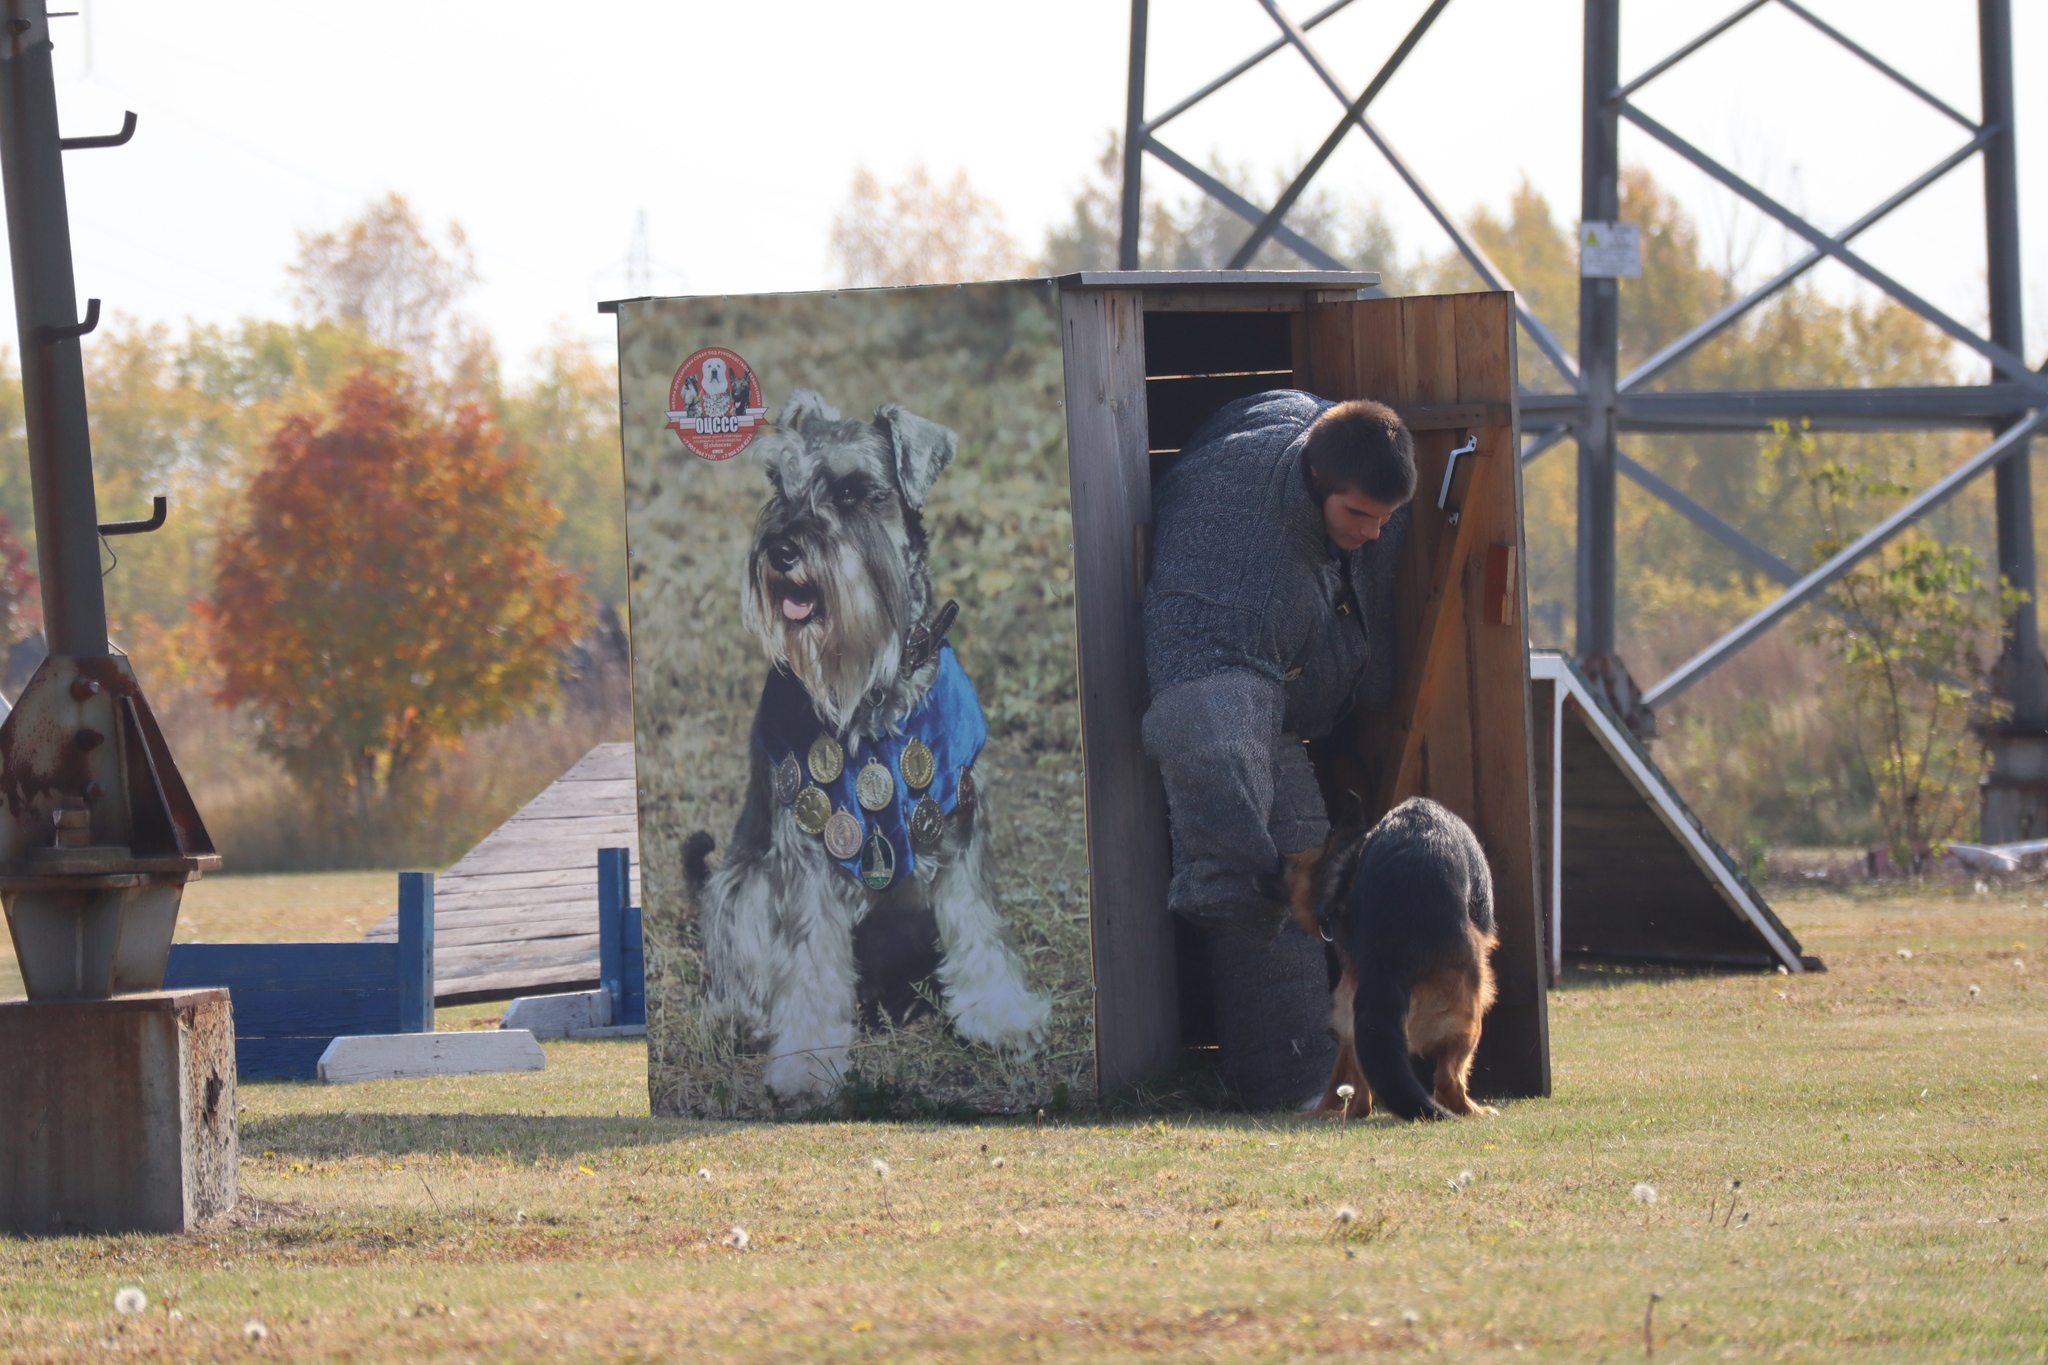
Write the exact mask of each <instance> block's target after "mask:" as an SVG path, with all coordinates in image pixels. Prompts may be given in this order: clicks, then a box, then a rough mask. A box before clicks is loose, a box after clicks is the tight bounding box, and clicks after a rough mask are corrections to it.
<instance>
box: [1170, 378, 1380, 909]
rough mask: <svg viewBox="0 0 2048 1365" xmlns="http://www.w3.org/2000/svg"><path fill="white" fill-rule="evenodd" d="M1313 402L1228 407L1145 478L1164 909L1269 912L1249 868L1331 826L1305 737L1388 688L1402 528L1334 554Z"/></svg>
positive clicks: (1284, 399) (1269, 400) (1322, 404)
mask: <svg viewBox="0 0 2048 1365" xmlns="http://www.w3.org/2000/svg"><path fill="white" fill-rule="evenodd" d="M1333 406H1335V405H1334V404H1333V403H1331V402H1330V401H1329V400H1327V399H1323V398H1317V397H1315V396H1314V395H1312V394H1306V393H1299V392H1294V391H1291V390H1284V391H1274V392H1270V393H1261V394H1254V395H1253V396H1251V397H1249V398H1241V399H1239V400H1237V401H1236V402H1234V403H1231V404H1229V405H1227V406H1225V407H1224V408H1223V409H1222V410H1220V411H1219V412H1217V414H1216V415H1215V416H1214V417H1211V418H1210V419H1209V420H1208V421H1207V422H1206V423H1204V424H1203V425H1202V428H1201V429H1200V430H1199V431H1198V432H1196V433H1195V435H1194V437H1193V438H1192V439H1191V440H1190V441H1189V442H1188V444H1187V446H1186V447H1185V448H1184V449H1183V451H1182V453H1181V455H1180V457H1179V459H1178V460H1177V461H1176V462H1175V463H1174V464H1173V466H1172V467H1171V468H1170V469H1169V470H1168V471H1167V472H1166V474H1165V475H1164V476H1163V477H1162V478H1161V479H1160V481H1159V483H1158V485H1157V486H1156V487H1155V488H1154V490H1153V508H1154V522H1155V534H1154V551H1153V563H1152V577H1151V582H1150V584H1149V586H1148V587H1147V589H1146V593H1145V663H1146V669H1147V672H1148V673H1149V675H1150V681H1151V688H1152V704H1151V707H1150V709H1149V710H1148V711H1147V712H1146V715H1145V723H1144V737H1145V750H1146V752H1147V753H1148V754H1150V755H1151V756H1152V757H1153V759H1154V760H1156V761H1157V762H1158V763H1159V766H1160V770H1161V773H1162V774H1163V776H1164V777H1165V780H1166V795H1167V803H1168V807H1169V812H1170V816H1171V820H1172V832H1173V883H1172V886H1171V889H1170V890H1169V892H1168V904H1169V905H1170V906H1171V907H1172V908H1173V909H1174V910H1176V911H1178V912H1180V913H1183V914H1187V915H1189V916H1191V917H1192V918H1195V919H1197V920H1200V921H1204V922H1208V923H1241V922H1244V921H1245V919H1246V917H1247V915H1256V916H1267V915H1269V914H1270V904H1269V903H1268V902H1267V901H1266V898H1265V897H1264V896H1263V894H1262V891H1261V887H1260V879H1261V878H1262V877H1263V876H1265V875H1268V874H1271V873H1272V872H1274V871H1276V870H1278V868H1279V866H1280V854H1282V853H1292V852H1298V851H1300V850H1302V849H1306V848H1311V847H1314V846H1315V845H1317V844H1319V843H1321V842H1322V840H1323V839H1324V838H1325V837H1326V836H1327V834H1328V831H1329V821H1328V817H1327V815H1326V813H1325V812H1324V809H1323V802H1322V797H1321V794H1320V793H1319V792H1318V790H1317V788H1316V784H1315V777H1314V774H1313V772H1312V771H1311V769H1310V767H1309V763H1308V756H1307V754H1306V752H1305V750H1304V748H1303V745H1304V743H1305V742H1306V741H1309V740H1315V739H1321V738H1323V737H1324V736H1325V735H1327V734H1329V733H1330V731H1331V730H1332V729H1334V728H1335V727H1336V725H1337V724H1338V722H1339V721H1340V720H1342V719H1343V718H1344V717H1345V715H1346V714H1347V713H1348V712H1349V711H1351V710H1352V709H1353V708H1354V707H1361V706H1362V707H1365V708H1367V709H1379V708H1383V707H1385V706H1386V705H1387V704H1388V702H1389V701H1390V700H1391V699H1392V694H1393V684H1394V658H1393V635H1394V632H1393V586H1394V568H1395V564H1396V562H1397V561H1398V560H1399V558H1400V552H1401V541H1402V539H1403V537H1404V535H1405V534H1406V531H1407V527H1408V509H1407V508H1406V507H1403V508H1402V509H1401V510H1400V511H1398V512H1396V513H1395V515H1394V517H1393V518H1392V520H1390V521H1389V522H1388V523H1387V526H1386V528H1385V529H1384V530H1383V531H1382V532H1381V533H1380V537H1379V539H1378V540H1375V541H1369V542H1367V543H1366V544H1365V545H1364V546H1362V547H1361V548H1360V549H1358V550H1355V551H1352V552H1350V553H1348V554H1347V553H1345V552H1343V551H1341V550H1339V549H1338V548H1337V547H1336V546H1335V545H1333V544H1332V543H1331V542H1330V540H1329V538H1328V536H1327V535H1326V533H1325V531H1324V527H1323V511H1322V504H1321V503H1320V502H1319V501H1318V499H1317V498H1316V496H1315V494H1314V492H1313V491H1312V490H1311V489H1310V487H1309V484H1308V479H1307V473H1306V470H1305V468H1304V456H1303V450H1304V447H1305V446H1306V444H1307V436H1308V428H1309V426H1310V424H1311V423H1313V422H1314V421H1315V419H1316V418H1317V417H1318V416H1320V415H1321V414H1322V413H1323V411H1324V410H1325V409H1327V408H1330V407H1333Z"/></svg>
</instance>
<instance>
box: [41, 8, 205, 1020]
mask: <svg viewBox="0 0 2048 1365" xmlns="http://www.w3.org/2000/svg"><path fill="white" fill-rule="evenodd" d="M0 12H4V18H0V180H4V182H5V191H6V200H7V238H8V250H9V253H10V255H11V257H12V265H13V270H14V300H15V315H16V322H17V325H18V327H19V329H20V337H21V379H22V394H23V401H24V407H25V410H26V415H27V426H28V447H29V477H30V480H31V483H32V486H33V489H34V497H35V514H36V551H37V561H38V566H39V567H40V569H41V571H42V573H41V578H42V593H43V618H44V628H45V631H46V633H47V636H48V639H49V645H50V652H49V656H48V657H47V658H45V659H44V660H43V664H42V667H40V668H39V669H37V670H36V675H35V677H33V678H32V679H30V680H29V684H28V686H27V687H26V688H24V689H23V690H22V693H21V696H20V697H19V698H18V699H17V700H16V702H15V706H14V709H13V711H12V712H10V713H9V714H8V716H7V719H6V721H5V723H4V724H0V904H4V906H5V908H6V913H7V929H8V933H9V934H10V935H11V936H12V938H13V940H14V949H15V956H16V957H17V958H18V959H19V961H20V964H21V976H22V982H23V985H24V986H25V988H26V989H27V991H28V995H29V998H30V999H31V1000H36V1001H46V1000H95V999H102V998H105V997H107V996H111V995H120V994H124V993H129V992H137V991H154V990H156V989H157V988H158V987H159V986H161V985H162V984H163V978H164V963H165V959H166V958H167V956H168V955H169V952H170V944H171V936H172V933H173V931H174V930H175V929H176V927H177V920H178V905H179V901H180V899H181V898H182V897H183V895H184V889H185V883H186V882H187V881H189V880H190V879H191V878H193V877H196V876H198V875H199V874H200V873H201V872H203V871H205V870H208V869H211V868H216V867H219V866H220V855H219V854H217V853H215V852H214V850H213V844H212V841H211V839H210V838H209V837H208V836H207V833H206V826H205V824H204V823H203V822H202V821H201V820H200V818H199V812H198V810H197V809H196V808H195V807H194V806H193V804H192V798H191V795H190V794H189V793H188V792H187V791H186V790H185V784H184V781H183V779H182V778H180V777H179V775H178V768H177V764H176V763H174V762H173V761H172V759H171V751H170V748H169V746H168V745H166V744H165V743H164V737H163V733H162V731H161V730H159V729H158V727H157V724H156V720H155V718H154V717H153V716H152V715H151V714H150V710H149V703H148V702H147V701H145V700H144V699H143V695H142V688H141V685H140V684H139V683H138V682H137V680H136V677H135V672H134V669H133V668H132V667H131V666H130V664H129V661H128V659H127V657H126V656H123V655H114V654H113V653H111V651H110V650H109V649H108V647H107V608H106V597H105V594H104V592H103V591H102V588H101V585H100V549H99V545H100V533H101V530H102V528H101V527H100V525H99V511H98V508H97V507H96V506H95V503H94V498H93V477H92V446H91V443H90V440H89V432H88V429H87V425H86V409H85V375H84V365H83V360H82V358H81V356H80V354H79V338H81V337H83V336H84V335H85V334H86V333H88V332H90V331H92V329H93V327H94V325H95V324H96V323H97V322H98V320H99V301H98V300H96V299H95V300H94V301H93V303H92V305H91V307H89V308H88V309H87V310H86V315H85V318H84V319H83V320H82V321H80V320H78V318H77V307H76V302H77V301H76V298H75V296H74V292H73V283H72V277H71V226H70V220H69V216H68V213H67V211H66V208H65V203H64V160H63V159H64V152H65V149H66V147H67V146H69V147H71V148H76V149H83V148H87V147H110V146H119V145H120V144H121V143H122V142H125V141H126V140H127V137H128V135H129V134H130V133H132V132H133V131H134V119H133V117H132V116H131V117H130V119H129V120H128V124H127V126H126V127H125V128H124V129H123V130H122V132H121V133H119V134H116V135H112V136H108V137H97V138H79V139H77V140H75V141H73V142H70V143H68V144H67V143H66V142H65V141H64V140H63V139H62V138H61V137H60V136H59V135H58V130H57V91H56V84H55V82H54V80H53V78H52V75H51V70H50V47H51V44H50V15H49V12H48V9H47V6H46V4H45V0H0ZM154 524H160V518H153V519H152V522H151V523H144V524H137V525H134V526H122V527H108V528H105V529H106V530H107V532H108V533H109V534H118V533H126V532H133V531H141V530H147V529H150V528H151V526H152V525H154Z"/></svg>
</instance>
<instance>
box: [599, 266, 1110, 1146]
mask: <svg viewBox="0 0 2048 1365" xmlns="http://www.w3.org/2000/svg"><path fill="white" fill-rule="evenodd" d="M619 374H620V399H621V412H622V416H623V423H622V428H623V440H624V454H625V481H626V516H627V532H628V538H629V542H630V545H631V554H632V571H631V606H632V628H633V654H634V664H633V709H634V718H635V751H636V754H637V759H638V765H639V788H640V848H641V857H642V860H643V863H642V872H641V884H642V898H643V901H644V907H643V908H644V913H645V924H646V935H647V1001H648V1019H649V1025H650V1027H649V1044H650V1048H649V1055H648V1084H649V1091H650V1097H651V1099H652V1103H653V1111H654V1112H655V1113H656V1114H660V1115H678V1116H683V1115H692V1116H718V1117H769V1116H798V1115H805V1114H833V1113H844V1114H856V1113H871V1112H876V1111H877V1108H878V1107H881V1108H883V1109H885V1110H886V1111H889V1112H900V1113H905V1114H910V1113H919V1112H940V1111H946V1110H951V1111H956V1112H958V1111H973V1112H983V1113H1013V1112H1018V1111H1022V1110H1029V1109H1035V1108H1038V1107H1042V1106H1044V1105H1046V1104H1048V1103H1056V1102H1058V1101H1059V1100H1060V1099H1062V1098H1064V1097H1065V1096H1068V1095H1072V1096H1075V1097H1081V1096H1088V1095H1092V1094H1094V1092H1095V1048H1094V1038H1093V1031H1092V1030H1093V1022H1092V1016H1093V1006H1092V995H1091V982H1092V980H1093V970H1092V963H1091V961H1090V957H1089V928H1088V924H1089V915H1088V911H1089V907H1088V892H1087V881H1088V879H1087V844H1086V832H1085V831H1086V824H1085V811H1084V807H1083V785H1082V781H1081V717H1080V702H1079V698H1078V696H1077V692H1076V677H1077V667H1076V657H1075V629H1074V562H1073V546H1072V541H1073V521H1072V516H1071V508H1070V505H1069V497H1068V478H1067V471H1068V466H1067V442H1066V426H1065V411H1064V409H1063V407H1062V405H1061V400H1062V398H1063V397H1064V385H1063V380H1062V354H1061V340H1060V314H1059V298H1058V294H1057V292H1056V290H1055V289H1054V287H1053V286H1052V285H1051V283H1050V282H1048V281H1042V280H1041V281H1018V282H1013V283H1004V284H977V285H966V286H935V287H930V288H912V289H886V290H882V289H878V290H849V291H843V292H839V293H820V294H777V295H762V296H756V297H738V298H726V297H721V298H682V299H655V300H641V301H635V302H630V303H624V304H621V305H620V306H619Z"/></svg>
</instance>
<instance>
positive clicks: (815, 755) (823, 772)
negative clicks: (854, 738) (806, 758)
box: [810, 735, 846, 784]
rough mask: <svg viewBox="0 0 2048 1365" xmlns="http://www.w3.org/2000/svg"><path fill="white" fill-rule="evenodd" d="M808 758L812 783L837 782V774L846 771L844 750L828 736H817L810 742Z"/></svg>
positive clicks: (836, 741)
mask: <svg viewBox="0 0 2048 1365" xmlns="http://www.w3.org/2000/svg"><path fill="white" fill-rule="evenodd" d="M810 757H811V781H813V782H817V783H820V784H823V783H829V782H837V781H838V780H839V774H841V773H843V772H845V771H846V750H844V749H842V748H840V747H839V741H838V740H836V739H834V738H832V736H830V735H819V736H818V737H817V738H816V739H814V740H812V741H811V755H810Z"/></svg>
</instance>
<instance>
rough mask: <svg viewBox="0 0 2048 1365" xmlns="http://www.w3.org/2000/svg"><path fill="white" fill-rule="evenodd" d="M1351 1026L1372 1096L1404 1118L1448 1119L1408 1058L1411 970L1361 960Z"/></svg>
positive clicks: (1368, 957)
mask: <svg viewBox="0 0 2048 1365" xmlns="http://www.w3.org/2000/svg"><path fill="white" fill-rule="evenodd" d="M1357 970H1358V990H1357V993H1356V994H1355V995H1354V996H1353V997H1352V1029H1353V1034H1354V1037H1355V1038H1356V1040H1357V1041H1356V1044H1355V1046H1356V1048H1357V1051H1358V1065H1359V1069H1360V1070H1362V1071H1364V1072H1365V1079H1366V1080H1367V1082H1369V1083H1370V1084H1371V1086H1372V1095H1373V1098H1374V1099H1375V1100H1377V1101H1379V1102H1380V1103H1381V1104H1383V1105H1385V1106H1386V1107H1387V1108H1388V1109H1389V1110H1390V1111H1392V1112H1393V1113H1396V1114H1399V1115H1400V1116H1401V1117H1402V1118H1404V1119H1446V1118H1449V1117H1450V1113H1449V1112H1448V1111H1447V1110H1446V1109H1445V1108H1444V1107H1443V1106H1442V1105H1440V1104H1438V1103H1437V1102H1436V1101H1435V1100H1434V1099H1433V1098H1431V1096H1430V1093H1429V1092H1428V1091H1427V1090H1425V1089H1423V1086H1422V1082H1421V1081H1419V1080H1417V1079H1416V1076H1415V1067H1414V1065H1413V1064H1412V1063H1411V1062H1410V1061H1409V1060H1408V1004H1409V1000H1410V998H1411V996H1412V993H1413V991H1414V983H1413V982H1411V981H1409V980H1408V979H1407V976H1408V974H1407V973H1406V972H1403V971H1401V970H1399V969H1398V967H1397V966H1396V965H1395V964H1393V963H1390V962H1387V961H1385V960H1384V959H1383V958H1382V957H1381V956H1380V955H1379V954H1375V953H1367V954H1365V955H1364V956H1363V958H1362V960H1360V961H1359V962H1358V964H1357Z"/></svg>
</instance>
